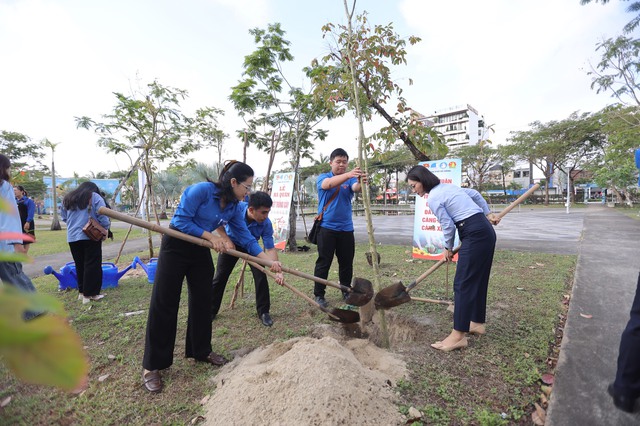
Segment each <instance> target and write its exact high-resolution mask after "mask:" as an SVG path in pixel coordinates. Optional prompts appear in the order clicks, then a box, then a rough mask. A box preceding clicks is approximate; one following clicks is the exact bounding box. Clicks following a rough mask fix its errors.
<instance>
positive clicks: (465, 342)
mask: <svg viewBox="0 0 640 426" xmlns="http://www.w3.org/2000/svg"><path fill="white" fill-rule="evenodd" d="M467 346H469V341H468V340H467V338H466V337H463V338H462V339H461V340H459V341H458V342H456V343H454V344H453V345H450V346H444V345H443V344H442V342H436V343H432V344H431V347H432V348H434V349H438V350H439V351H442V352H451V351H453V350H456V349H462V348H466V347H467Z"/></svg>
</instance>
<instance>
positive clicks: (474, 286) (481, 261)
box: [453, 213, 496, 332]
mask: <svg viewBox="0 0 640 426" xmlns="http://www.w3.org/2000/svg"><path fill="white" fill-rule="evenodd" d="M456 226H457V228H458V235H459V236H460V241H461V242H462V247H461V248H460V251H459V252H458V265H457V267H456V276H455V278H454V279H453V291H454V304H455V310H454V313H453V329H454V330H457V331H465V332H466V331H469V321H473V322H478V323H485V322H486V316H487V289H488V288H489V276H490V275H491V265H492V263H493V253H494V251H495V248H496V232H495V230H494V229H493V225H491V223H490V222H489V220H488V219H487V218H486V216H485V215H484V214H482V213H478V214H475V215H473V216H471V217H468V218H466V219H465V220H463V221H461V222H459V223H457V224H456Z"/></svg>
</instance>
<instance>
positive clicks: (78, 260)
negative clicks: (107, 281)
mask: <svg viewBox="0 0 640 426" xmlns="http://www.w3.org/2000/svg"><path fill="white" fill-rule="evenodd" d="M69 249H71V256H72V257H73V261H74V262H75V264H76V274H77V280H78V292H79V293H81V294H83V295H84V296H85V297H89V296H96V295H98V294H100V290H101V289H102V241H91V240H79V241H74V242H72V243H69Z"/></svg>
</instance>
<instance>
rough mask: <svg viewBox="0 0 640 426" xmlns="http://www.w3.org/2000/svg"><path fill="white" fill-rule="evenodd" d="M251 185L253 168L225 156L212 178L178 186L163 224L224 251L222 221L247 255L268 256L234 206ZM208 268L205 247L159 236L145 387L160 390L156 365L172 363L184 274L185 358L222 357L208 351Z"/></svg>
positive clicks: (227, 243)
mask: <svg viewBox="0 0 640 426" xmlns="http://www.w3.org/2000/svg"><path fill="white" fill-rule="evenodd" d="M251 185H253V169H252V168H251V167H249V166H248V165H246V164H245V163H242V162H239V161H228V162H227V163H226V164H225V166H224V167H223V169H222V171H221V172H220V176H219V178H218V181H217V182H212V181H210V180H207V181H206V182H200V183H196V184H195V185H191V186H189V187H187V188H186V189H185V190H184V192H183V193H182V196H181V197H180V204H179V205H178V207H177V208H176V211H175V214H174V215H173V218H172V219H171V224H170V225H169V227H170V228H172V229H175V230H177V231H180V232H182V233H185V234H188V235H192V236H194V237H198V238H203V239H205V240H209V241H210V242H211V244H212V245H213V249H214V250H215V251H217V252H218V253H224V252H225V251H226V250H227V249H234V248H235V245H234V244H233V242H232V241H231V239H230V238H229V236H228V235H227V234H226V232H225V225H227V224H228V226H229V228H230V229H231V230H233V233H234V234H235V235H236V238H237V241H239V242H240V243H241V245H242V246H243V247H247V251H248V252H249V253H250V254H251V255H253V256H257V257H260V258H262V259H269V257H268V256H267V255H266V254H265V253H264V252H263V251H262V249H261V248H260V245H258V242H257V241H256V239H255V237H254V236H253V235H251V233H250V232H249V230H248V229H247V224H246V222H245V219H244V216H243V213H244V212H243V209H242V208H241V206H240V205H239V201H241V200H242V199H244V197H245V196H246V195H247V193H249V192H250V190H251ZM214 231H216V234H213V232H214ZM269 260H270V259H269ZM281 266H282V265H281V264H280V262H273V265H272V267H271V270H272V271H273V272H276V273H278V272H281ZM214 273H215V268H214V266H213V258H212V257H211V250H210V249H209V248H208V247H205V246H201V245H198V244H194V243H190V242H187V241H184V240H181V239H179V238H175V237H172V236H170V235H164V236H163V237H162V243H161V245H160V253H159V254H158V265H157V269H156V275H155V283H154V286H153V290H152V293H151V302H150V304H149V317H148V320H147V335H146V338H145V346H144V357H143V360H142V366H143V368H144V370H143V371H142V380H143V384H144V387H145V389H147V390H148V391H149V392H154V393H155V392H160V391H161V390H162V388H163V387H164V384H163V383H162V376H161V374H160V370H164V369H165V368H169V367H170V366H171V365H172V364H173V350H174V347H175V340H176V331H177V326H178V309H179V307H180V293H181V292H182V283H183V281H184V279H185V278H186V280H187V287H188V288H189V292H188V297H189V315H188V318H187V334H186V339H185V340H186V341H185V357H187V358H194V359H195V360H196V361H201V362H207V363H209V364H212V365H217V366H219V365H223V364H225V363H226V362H227V359H226V358H225V357H223V356H222V355H219V354H217V353H215V352H213V349H212V346H211V334H212V332H211V301H212V286H211V283H212V281H213V277H214Z"/></svg>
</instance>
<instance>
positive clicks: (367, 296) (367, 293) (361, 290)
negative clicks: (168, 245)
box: [98, 207, 373, 306]
mask: <svg viewBox="0 0 640 426" xmlns="http://www.w3.org/2000/svg"><path fill="white" fill-rule="evenodd" d="M98 213H99V214H103V215H105V216H109V217H110V218H112V219H118V220H121V221H123V222H126V223H129V224H131V225H136V226H139V227H141V228H145V229H149V230H151V231H155V232H158V233H160V234H165V235H170V236H172V237H174V238H178V239H181V240H184V241H188V242H190V243H193V244H196V245H199V246H204V247H209V248H213V244H211V242H210V241H208V240H205V239H202V238H198V237H194V236H193V235H188V234H185V233H183V232H180V231H177V230H175V229H171V228H165V227H162V226H160V225H158V224H155V223H150V222H147V221H144V220H141V219H138V218H135V217H131V216H129V215H127V214H124V213H120V212H117V211H115V210H111V209H109V208H107V207H100V209H98ZM225 253H227V254H230V255H231V256H235V257H238V258H240V259H244V260H246V261H248V262H249V261H250V262H254V263H257V264H259V265H262V266H266V267H269V268H270V267H271V265H272V264H273V261H271V260H267V259H261V258H259V257H255V256H251V255H250V254H248V253H243V252H241V251H237V250H231V249H228V250H227V251H226V252H225ZM282 270H283V271H284V272H287V273H289V274H292V275H296V276H298V277H301V278H305V279H308V280H312V281H315V282H318V283H320V284H324V285H328V286H331V287H335V288H338V289H340V290H342V291H345V292H348V293H349V295H348V296H347V298H346V299H345V302H346V303H347V304H349V305H353V306H364V305H366V304H367V303H369V301H370V300H371V298H373V284H372V283H371V281H369V280H366V279H364V278H357V277H355V278H353V281H352V282H351V287H347V286H344V285H340V284H338V283H334V282H332V281H328V280H325V279H323V278H319V277H316V276H314V275H311V274H306V273H304V272H301V271H298V270H297V269H293V268H288V267H286V266H284V265H283V266H282Z"/></svg>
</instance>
